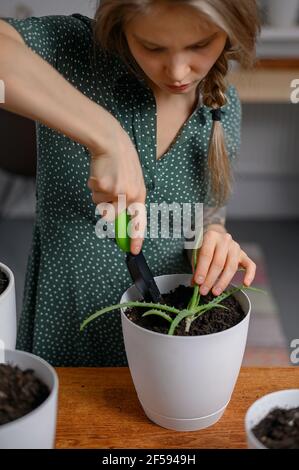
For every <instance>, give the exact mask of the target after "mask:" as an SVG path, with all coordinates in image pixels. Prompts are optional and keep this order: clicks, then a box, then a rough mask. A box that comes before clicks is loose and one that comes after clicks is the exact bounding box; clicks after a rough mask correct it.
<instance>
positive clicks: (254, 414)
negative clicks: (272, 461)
mask: <svg viewBox="0 0 299 470" xmlns="http://www.w3.org/2000/svg"><path fill="white" fill-rule="evenodd" d="M298 406H299V389H296V388H293V389H289V390H280V391H278V392H273V393H269V394H268V395H264V396H263V397H262V398H259V399H258V400H256V401H255V402H254V403H253V404H252V405H251V407H250V408H249V409H248V411H247V413H246V416H245V430H246V436H247V446H248V448H249V449H268V447H265V446H264V444H262V443H261V441H259V440H258V439H257V438H256V437H255V435H254V434H253V432H252V431H251V430H252V428H253V427H254V426H255V425H256V424H258V423H259V422H260V421H261V420H262V419H263V418H265V416H266V415H267V414H268V413H269V412H270V411H271V410H272V409H273V408H285V409H289V408H297V407H298Z"/></svg>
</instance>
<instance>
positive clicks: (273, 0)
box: [268, 0, 299, 28]
mask: <svg viewBox="0 0 299 470" xmlns="http://www.w3.org/2000/svg"><path fill="white" fill-rule="evenodd" d="M298 5H299V2H298V0H269V1H268V22H269V25H270V26H273V27H274V28H291V27H294V26H296V22H297V17H298Z"/></svg>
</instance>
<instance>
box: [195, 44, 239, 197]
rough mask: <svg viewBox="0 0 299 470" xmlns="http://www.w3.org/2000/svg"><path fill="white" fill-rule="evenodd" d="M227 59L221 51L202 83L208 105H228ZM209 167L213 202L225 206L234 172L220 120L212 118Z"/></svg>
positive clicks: (213, 107) (204, 100) (225, 54)
mask: <svg viewBox="0 0 299 470" xmlns="http://www.w3.org/2000/svg"><path fill="white" fill-rule="evenodd" d="M227 72H228V59H227V52H226V50H224V51H223V53H222V54H221V56H220V57H219V59H218V60H217V62H216V63H215V64H214V66H213V67H212V69H211V70H210V72H209V73H208V75H207V76H206V78H205V79H204V81H203V84H202V94H203V103H204V105H205V106H208V107H209V108H212V109H215V108H221V107H222V106H225V105H226V104H227V97H226V94H225V93H226V90H227V82H226V75H227ZM208 169H209V172H210V173H209V176H210V177H211V187H212V192H213V197H214V200H215V204H216V205H217V206H221V205H224V204H225V202H226V201H227V199H228V197H229V196H230V194H231V191H232V179H233V174H232V171H231V167H230V161H229V158H228V152H227V148H226V144H225V135H224V129H223V126H222V124H221V121H213V125H212V131H211V136H210V142H209V151H208Z"/></svg>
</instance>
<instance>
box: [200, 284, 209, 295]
mask: <svg viewBox="0 0 299 470" xmlns="http://www.w3.org/2000/svg"><path fill="white" fill-rule="evenodd" d="M200 292H201V294H202V295H206V294H207V293H208V292H209V288H208V287H207V286H202V287H201V288H200Z"/></svg>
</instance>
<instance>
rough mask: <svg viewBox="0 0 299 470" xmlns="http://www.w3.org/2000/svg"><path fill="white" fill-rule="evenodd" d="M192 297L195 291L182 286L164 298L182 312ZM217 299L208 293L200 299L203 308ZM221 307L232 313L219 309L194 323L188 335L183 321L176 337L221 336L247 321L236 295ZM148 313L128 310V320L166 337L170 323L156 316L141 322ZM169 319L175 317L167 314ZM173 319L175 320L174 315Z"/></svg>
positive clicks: (140, 310)
mask: <svg viewBox="0 0 299 470" xmlns="http://www.w3.org/2000/svg"><path fill="white" fill-rule="evenodd" d="M192 293H193V287H191V286H184V285H182V284H181V285H179V286H178V287H176V288H175V289H174V290H172V291H170V292H169V293H167V294H163V298H164V300H165V302H166V304H167V305H169V306H172V307H175V308H178V309H180V310H183V309H184V308H186V307H187V306H188V303H189V300H190V299H191V297H192ZM214 299H215V296H214V295H213V294H212V293H211V292H209V293H208V294H207V295H205V296H204V295H202V296H201V298H200V305H201V304H203V303H209V302H210V301H211V300H214ZM221 305H224V306H225V307H228V308H229V310H225V309H220V308H218V307H216V308H212V309H211V310H208V311H207V312H205V313H204V314H203V315H201V316H200V317H198V318H197V319H196V320H194V321H193V322H192V324H191V328H190V331H189V332H188V333H186V332H185V326H186V323H185V320H182V322H181V323H180V324H179V325H178V327H177V328H176V330H175V333H174V334H175V335H176V336H199V335H208V334H211V333H219V332H220V331H223V330H227V329H228V328H231V327H233V326H235V325H237V324H238V323H240V322H241V321H242V320H243V318H244V317H245V313H244V311H243V309H242V307H241V305H240V304H239V302H238V301H237V300H236V299H235V297H234V296H233V295H231V296H229V297H227V298H226V299H224V300H223V301H222V302H221ZM146 310H149V308H148V307H146V308H144V309H143V307H127V308H126V310H125V314H126V315H127V317H128V318H129V320H131V321H133V322H134V323H136V324H137V325H139V326H141V327H143V328H146V329H147V330H152V331H155V332H157V333H164V334H167V333H168V330H169V325H170V323H169V322H168V321H167V320H164V319H163V318H161V317H158V316H157V315H149V316H148V317H144V318H142V316H141V315H142V313H144V312H145V311H146ZM167 313H168V312H167ZM168 315H170V316H171V315H172V314H171V313H168ZM173 317H175V315H174V316H173Z"/></svg>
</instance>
